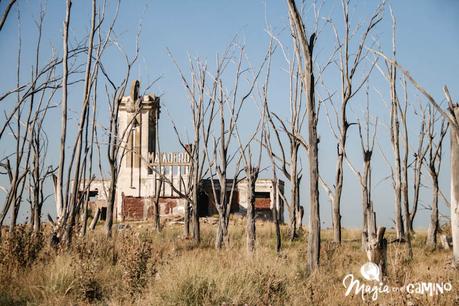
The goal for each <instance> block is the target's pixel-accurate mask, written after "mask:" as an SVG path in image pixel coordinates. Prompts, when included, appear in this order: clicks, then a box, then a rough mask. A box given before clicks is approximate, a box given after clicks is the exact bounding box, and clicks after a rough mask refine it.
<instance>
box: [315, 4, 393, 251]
mask: <svg viewBox="0 0 459 306" xmlns="http://www.w3.org/2000/svg"><path fill="white" fill-rule="evenodd" d="M349 2H350V1H349V0H343V1H342V11H343V19H344V36H343V37H340V35H339V33H338V30H337V29H336V26H335V25H334V24H333V23H332V26H333V30H334V33H335V38H336V41H337V45H338V47H337V50H339V52H340V53H339V71H340V76H341V77H340V80H341V95H340V100H341V101H340V111H339V113H338V112H336V117H337V118H336V123H337V129H338V132H337V133H334V134H335V136H336V139H337V142H338V143H337V161H336V171H335V181H334V184H333V187H334V188H333V189H332V188H331V187H330V186H329V185H327V184H326V183H325V181H324V180H321V181H320V182H321V185H322V186H323V187H324V189H325V191H326V192H327V193H328V195H329V198H330V200H331V204H332V211H333V213H332V224H333V241H334V242H336V243H341V196H342V192H343V185H344V160H345V156H346V141H347V134H348V129H349V127H351V126H352V124H353V123H350V122H349V121H348V116H347V110H348V106H349V103H350V102H351V100H352V98H353V97H354V96H355V95H356V94H357V93H358V92H359V91H360V89H361V88H362V86H363V84H365V82H366V81H367V79H368V78H369V76H370V74H371V72H372V70H373V67H374V66H375V63H376V61H375V62H374V63H373V64H372V65H371V67H370V69H369V70H368V72H367V73H365V74H364V75H363V77H362V80H361V81H359V82H358V83H357V82H356V81H357V80H356V75H357V74H356V72H358V71H359V66H361V64H362V62H364V60H365V59H366V56H367V54H368V51H366V50H365V48H364V47H365V44H366V41H367V38H368V36H369V35H371V32H372V30H373V29H374V28H375V26H376V25H377V24H378V23H379V22H380V21H381V20H382V18H383V12H384V3H382V4H380V5H379V6H378V7H377V8H376V10H375V12H374V13H373V15H372V17H371V18H370V20H369V22H368V25H367V26H366V28H364V31H363V33H362V36H361V38H360V41H359V43H358V45H357V46H356V50H351V49H352V46H351V43H352V36H353V35H351V34H350V32H351V27H350V16H349ZM352 45H353V44H352ZM330 99H332V98H331V95H330ZM332 190H333V191H332Z"/></svg>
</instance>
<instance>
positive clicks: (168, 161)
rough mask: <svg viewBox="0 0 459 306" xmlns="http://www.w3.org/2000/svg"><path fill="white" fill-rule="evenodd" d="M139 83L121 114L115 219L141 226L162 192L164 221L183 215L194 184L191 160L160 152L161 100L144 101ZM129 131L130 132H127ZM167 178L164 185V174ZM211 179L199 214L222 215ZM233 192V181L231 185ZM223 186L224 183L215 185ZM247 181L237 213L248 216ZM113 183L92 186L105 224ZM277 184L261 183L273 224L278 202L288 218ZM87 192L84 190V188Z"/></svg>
mask: <svg viewBox="0 0 459 306" xmlns="http://www.w3.org/2000/svg"><path fill="white" fill-rule="evenodd" d="M138 87H139V82H138V81H134V82H133V85H132V88H131V94H130V96H127V97H123V98H122V101H121V106H120V109H119V114H118V116H119V117H118V120H119V134H120V135H123V134H124V135H125V137H124V139H122V146H123V147H124V148H123V150H121V152H122V153H121V154H120V155H122V158H121V156H119V158H120V160H121V163H120V164H119V167H120V171H119V176H118V181H117V190H116V200H115V210H114V214H115V216H116V220H117V221H140V220H148V219H152V218H153V213H154V201H155V200H156V195H157V192H158V193H159V203H160V214H161V217H167V216H177V215H183V213H184V207H185V205H186V204H187V201H186V199H185V198H184V197H183V194H184V193H186V188H187V186H188V182H189V175H188V174H189V169H190V165H191V164H190V158H189V156H188V155H187V153H186V152H185V151H183V152H158V150H157V143H158V120H159V116H160V99H159V97H156V96H155V95H151V94H149V95H145V96H138V94H137V93H138ZM124 131H127V133H123V132H124ZM159 173H162V174H163V177H164V176H165V177H166V178H167V179H163V181H162V183H160V181H161V180H160V175H159ZM210 183H211V182H210V180H204V181H202V182H201V190H200V196H199V203H198V210H199V215H200V216H209V215H213V214H216V213H217V211H216V209H215V206H214V204H213V203H214V201H213V193H212V189H211V184H210ZM227 184H228V188H227V190H231V188H230V186H231V184H232V182H231V181H230V180H228V182H227ZM215 185H216V186H218V183H216V184H215ZM246 185H247V184H246V182H245V180H242V181H240V182H238V183H237V184H236V189H235V191H234V194H233V201H232V203H231V211H232V212H234V213H241V214H244V213H245V211H246V207H247V200H246V199H247V195H246V194H247V186H246ZM277 185H278V186H279V191H278V193H277V194H280V193H282V194H283V192H284V182H283V181H279V184H277ZM109 186H110V183H109V181H104V180H94V181H92V183H91V186H90V191H89V194H90V202H89V206H90V207H91V210H93V211H94V210H96V209H100V213H101V214H100V215H101V219H104V217H105V212H106V207H107V198H108V197H107V195H108V188H109ZM275 186H276V184H273V183H272V180H270V179H258V180H257V182H256V188H255V191H256V204H255V206H256V212H257V215H258V216H259V217H263V218H266V219H270V218H271V216H272V213H271V210H272V208H273V203H275V202H277V203H278V209H279V212H280V216H281V219H282V216H283V202H282V200H281V199H280V197H279V198H278V199H277V201H274V199H273V194H274V193H273V188H275ZM82 187H83V186H82Z"/></svg>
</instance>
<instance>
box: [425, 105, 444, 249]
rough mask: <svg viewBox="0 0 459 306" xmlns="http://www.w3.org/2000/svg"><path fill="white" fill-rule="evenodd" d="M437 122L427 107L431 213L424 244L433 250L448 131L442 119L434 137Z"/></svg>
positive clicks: (432, 112) (435, 245) (435, 244)
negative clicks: (444, 149) (443, 156)
mask: <svg viewBox="0 0 459 306" xmlns="http://www.w3.org/2000/svg"><path fill="white" fill-rule="evenodd" d="M437 121H438V118H437V112H434V111H433V110H432V107H431V106H430V105H429V120H428V127H427V132H428V134H427V137H428V141H429V146H428V153H427V161H426V163H427V164H426V166H427V167H428V170H429V174H430V177H431V179H432V205H431V209H432V211H431V215H430V223H429V229H428V231H427V242H426V244H427V246H428V247H430V248H433V249H435V248H436V247H437V234H438V231H439V229H440V223H439V220H438V196H439V190H440V189H439V185H438V176H439V174H440V168H441V161H442V148H443V140H444V138H445V135H446V132H447V131H448V124H447V123H446V120H445V119H443V120H442V121H441V127H440V131H439V134H438V135H436V132H437V131H436V127H437V125H438V124H437ZM437 128H438V127H437Z"/></svg>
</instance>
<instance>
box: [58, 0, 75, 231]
mask: <svg viewBox="0 0 459 306" xmlns="http://www.w3.org/2000/svg"><path fill="white" fill-rule="evenodd" d="M71 8H72V1H71V0H67V5H66V13H65V21H64V39H63V41H64V42H63V45H64V46H63V50H64V51H63V60H62V67H63V74H62V103H61V109H62V114H61V142H60V150H59V152H60V157H59V167H58V170H57V176H56V184H55V186H56V212H57V222H58V223H59V222H61V221H62V220H61V219H62V217H63V210H64V206H65V204H64V194H63V178H64V166H65V141H66V137H67V83H68V80H67V78H68V32H69V24H70V11H71Z"/></svg>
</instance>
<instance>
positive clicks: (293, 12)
mask: <svg viewBox="0 0 459 306" xmlns="http://www.w3.org/2000/svg"><path fill="white" fill-rule="evenodd" d="M287 4H288V7H289V16H290V20H291V28H292V29H291V32H292V35H293V36H294V37H295V39H296V42H297V43H296V44H295V45H296V47H295V53H296V56H297V60H298V63H302V62H303V63H304V67H299V69H300V74H301V76H302V79H303V80H302V85H303V88H304V92H305V93H306V112H307V117H308V161H309V194H310V198H309V202H310V209H309V233H308V245H307V256H308V262H307V265H308V268H309V270H310V271H311V272H312V271H314V270H316V269H318V267H319V260H320V210H319V158H318V151H319V150H318V145H319V140H318V137H317V121H318V117H317V114H316V106H315V94H314V89H315V82H314V71H313V57H312V50H313V42H314V39H315V33H314V34H312V35H311V37H310V39H309V43H308V40H307V39H306V33H305V27H304V24H303V22H302V20H301V17H300V15H299V12H298V10H297V8H296V5H295V1H294V0H288V1H287ZM300 49H301V54H300Z"/></svg>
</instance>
